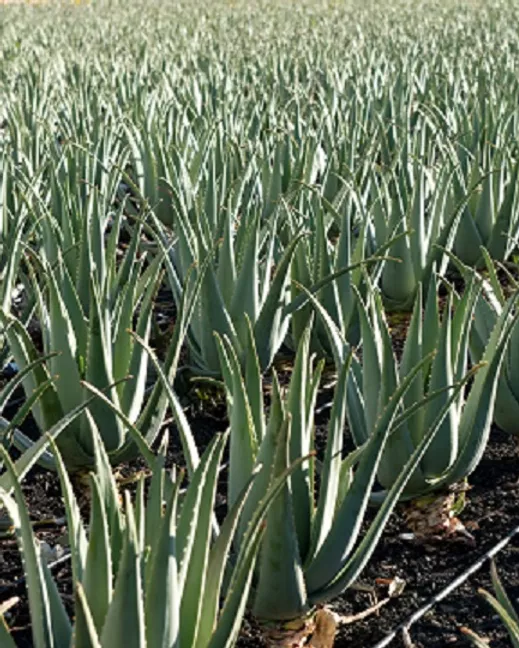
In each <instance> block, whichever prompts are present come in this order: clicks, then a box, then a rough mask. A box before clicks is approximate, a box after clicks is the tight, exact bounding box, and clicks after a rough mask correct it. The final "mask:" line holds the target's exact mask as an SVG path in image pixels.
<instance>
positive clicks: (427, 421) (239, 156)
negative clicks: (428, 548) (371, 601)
mask: <svg viewBox="0 0 519 648" xmlns="http://www.w3.org/2000/svg"><path fill="white" fill-rule="evenodd" d="M517 25H518V23H517V11H516V10H515V9H514V6H513V3H511V2H508V1H507V0H500V1H498V2H494V3H488V2H485V1H484V0H476V1H475V2H473V3H471V5H470V6H464V5H460V4H459V3H455V2H454V1H453V0H447V1H446V2H444V3H437V2H434V1H433V0H423V2H420V3H418V5H417V4H416V3H413V2H410V0H397V1H396V2H392V3H391V6H389V7H386V8H384V10H383V11H382V10H381V9H380V7H379V6H378V5H377V6H375V5H373V6H372V5H371V4H370V3H363V4H362V6H361V4H360V3H358V2H356V1H355V0H346V1H345V2H340V3H338V2H327V3H324V5H323V4H322V3H319V2H317V1H316V0H304V1H303V2H281V1H278V0H256V1H255V2H248V1H247V0H235V1H233V2H227V1H226V0H215V1H211V2H210V1H209V0H202V1H201V2H197V3H191V4H189V3H184V2H173V1H171V2H170V1H169V0H168V1H166V2H161V3H158V2H148V3H144V2H141V1H140V0H132V1H131V2H124V3H123V2H121V1H120V0H113V1H111V2H109V3H105V2H102V1H101V0H92V1H91V2H89V3H84V2H78V3H72V2H71V3H70V5H68V4H67V3H57V2H56V3H54V2H52V1H49V2H47V3H40V5H39V6H38V7H28V6H26V5H25V4H24V3H13V4H12V5H9V6H2V24H1V26H0V32H1V36H2V38H1V39H0V56H1V58H2V65H1V68H0V360H1V364H2V367H3V366H4V365H6V364H7V363H10V365H11V366H12V367H14V368H15V370H16V371H15V375H14V377H13V378H12V379H11V380H10V381H7V380H6V382H5V384H3V383H2V385H1V386H0V387H1V388H0V453H1V456H0V498H1V500H2V506H3V513H2V514H3V518H2V519H3V520H7V523H6V527H11V528H12V529H13V531H14V533H15V535H16V537H17V540H18V543H19V546H20V550H21V552H22V555H23V558H24V569H25V578H26V583H27V588H28V593H29V596H28V598H29V607H30V612H31V618H32V619H33V625H32V632H33V639H34V644H35V645H36V646H37V647H38V648H51V647H59V648H60V647H61V646H68V645H71V646H91V647H97V646H103V647H104V646H106V647H108V646H118V645H123V643H124V641H126V639H127V637H128V636H131V638H132V639H131V640H132V642H133V644H132V645H135V646H138V647H139V648H144V647H145V646H168V647H170V648H171V647H172V646H177V647H181V648H190V647H191V646H197V647H198V646H199V647H205V646H211V647H214V648H216V647H219V646H230V645H232V644H233V643H235V642H236V640H237V637H238V634H239V629H240V624H241V619H242V617H243V614H244V613H245V610H246V609H248V610H249V611H250V613H251V614H253V615H255V616H256V617H257V618H259V619H260V620H261V621H277V622H279V621H281V622H284V621H287V620H292V619H294V618H299V619H300V618H303V617H304V616H305V615H307V614H309V613H310V614H311V613H312V611H313V610H315V607H316V606H319V605H321V604H324V603H327V602H329V601H331V600H333V598H334V597H336V596H338V595H339V594H341V593H342V592H344V590H346V589H347V588H348V587H350V586H351V585H353V584H354V583H355V581H356V580H357V579H358V578H359V576H360V574H361V573H362V570H363V569H364V567H365V565H366V563H367V562H368V560H369V558H370V556H371V554H372V553H373V551H374V550H375V548H376V546H377V544H378V542H379V541H380V538H381V537H382V534H383V532H384V529H385V527H386V524H387V521H388V519H389V517H390V515H391V514H392V512H393V510H394V508H395V506H396V505H397V503H398V502H400V501H402V500H408V499H413V498H416V497H418V496H420V495H422V494H424V493H430V492H433V491H441V490H442V489H446V488H448V487H449V486H451V485H452V484H453V483H455V482H457V481H459V480H461V479H465V478H467V477H470V474H471V473H472V472H473V471H474V470H475V468H476V467H477V465H478V463H479V462H480V460H481V458H482V456H483V453H484V451H485V447H486V444H487V442H488V439H489V436H490V434H491V425H492V423H493V422H494V423H497V425H498V426H499V427H501V428H503V429H504V430H506V431H509V432H512V433H516V434H517V433H519V428H518V421H519V373H518V372H519V370H518V366H519V364H518V357H517V356H518V353H517V349H518V344H519V337H518V336H519V324H518V323H517V318H518V316H519V315H518V313H519V311H518V308H517V281H516V276H517V273H516V262H517V258H518V257H517V255H518V252H519V250H518V237H519V195H518V194H519V191H518V187H517V185H518V180H519V178H518V173H519V148H518V146H517V141H518V137H519V112H518V107H517V96H518V94H519V80H518V78H519V77H518V75H517V69H518V67H519V36H518V34H519V29H517ZM503 278H504V282H503V283H504V286H503V285H502V283H501V282H502V279H503ZM165 302H167V303H168V306H169V308H168V309H167V312H166V313H165V312H164V309H163V308H162V306H163V304H164V303H165ZM165 319H166V321H164V320H165ZM401 322H405V325H404V326H403V327H400V324H399V323H401ZM397 328H402V329H403V330H402V331H400V333H399V335H398V336H396V335H395V329H397ZM395 337H398V338H399V341H400V342H401V345H402V348H401V353H395V344H394V342H395ZM286 365H288V366H290V367H291V377H290V380H289V381H288V382H289V385H288V386H287V387H286V388H285V387H283V386H282V384H283V381H282V380H280V375H281V372H280V366H283V367H285V366H286ZM0 369H1V367H0ZM325 369H326V370H325ZM330 372H331V373H332V374H333V376H334V378H333V379H334V381H335V392H334V397H333V404H332V407H331V413H330V417H329V421H328V424H327V429H326V434H325V440H324V442H323V443H322V444H319V443H316V438H315V429H314V414H315V408H316V401H317V397H318V395H319V392H320V388H321V384H322V377H323V375H324V374H326V375H327V376H329V375H330ZM191 378H196V379H199V378H201V379H203V381H205V383H202V384H207V383H210V384H211V385H213V386H214V385H217V386H218V388H219V389H221V393H222V394H224V395H225V402H226V405H227V419H228V427H229V431H228V433H226V434H223V435H217V434H216V433H215V437H214V439H213V440H212V441H210V443H209V447H207V448H206V443H205V441H206V440H202V439H199V438H197V434H196V430H195V429H192V426H191V423H190V417H189V412H190V411H191V410H190V408H191V406H192V405H193V398H194V397H195V394H196V393H202V392H203V389H204V387H201V388H200V390H198V392H197V390H194V389H185V387H186V385H191V384H192V383H191V382H190V379H191ZM181 390H182V393H180V391H181ZM21 391H23V393H24V398H23V399H22V401H23V402H22V403H21V405H20V407H19V408H18V409H17V410H15V409H13V395H14V394H16V395H17V397H18V395H19V394H20V392H21ZM202 407H203V404H202ZM169 415H171V417H170V416H169ZM28 420H30V421H31V423H30V424H28V423H27V421H28ZM172 420H173V421H174V424H175V426H174V429H173V431H172V430H170V434H171V433H172V432H173V433H174V434H176V435H178V438H179V441H180V445H181V447H182V453H183V458H182V460H181V461H180V464H182V465H181V466H178V467H176V468H170V467H169V466H168V470H166V469H165V464H166V463H167V460H166V458H167V447H166V441H162V442H160V439H161V438H163V439H166V440H167V438H171V436H170V437H168V436H167V434H165V435H164V436H161V435H163V432H164V430H163V428H164V427H165V426H167V424H168V422H171V421H172ZM347 435H349V437H350V438H349V440H348V442H346V438H347ZM349 442H351V446H350V447H353V448H355V449H354V450H353V451H352V452H350V453H349V454H348V453H346V452H345V447H347V443H349ZM227 452H228V455H227ZM139 455H140V457H141V460H142V461H143V462H144V464H145V466H146V471H147V472H148V476H149V484H148V482H146V481H145V480H140V481H139V485H138V487H137V492H136V494H134V495H132V496H130V495H129V494H124V495H121V497H119V495H120V493H119V492H118V489H119V486H118V483H117V480H116V478H115V476H114V474H115V473H114V472H113V471H114V469H115V467H116V466H117V465H119V464H120V463H121V462H127V461H130V460H132V459H133V458H135V457H138V456H139ZM227 456H228V459H227ZM224 457H225V459H224ZM13 459H16V461H14V462H13ZM168 461H169V459H168ZM36 463H38V464H39V465H40V466H42V467H44V468H45V469H48V470H51V471H54V473H57V477H55V478H56V479H59V481H60V486H61V489H62V493H63V497H64V500H65V506H66V514H67V524H68V533H69V541H70V549H71V562H72V580H73V587H74V613H73V618H70V617H69V614H68V613H67V611H66V609H65V607H64V605H63V602H62V601H61V600H60V597H59V595H58V593H57V588H56V584H55V583H54V581H53V579H52V577H51V575H50V572H49V570H48V569H47V566H46V564H45V561H44V559H43V558H42V555H41V552H40V550H39V544H38V539H37V537H35V535H34V533H33V531H32V529H31V525H30V519H29V516H28V510H27V505H26V504H25V502H24V501H23V497H22V491H21V481H22V480H23V479H24V478H26V476H27V474H28V472H29V471H30V470H31V469H32V468H33V467H34V465H35V464H36ZM183 468H185V473H184V471H183ZM221 471H224V474H225V475H228V481H227V483H226V485H225V488H224V487H223V486H222V484H221V483H220V481H219V475H220V472H221ZM85 472H90V477H89V486H88V489H89V492H90V493H91V502H90V509H91V511H90V515H91V518H90V525H89V527H88V530H87V527H86V526H85V523H84V520H83V519H82V517H81V515H80V513H79V510H80V507H79V504H78V501H77V499H76V492H75V490H74V488H76V486H74V487H73V486H72V485H71V484H73V483H74V484H76V483H77V482H76V479H78V480H79V482H78V483H81V477H82V476H83V474H84V473H85ZM218 489H220V491H219V492H220V493H221V494H223V495H224V496H225V500H226V504H227V511H226V514H225V515H226V516H223V519H221V518H218V519H217V516H216V514H215V498H216V492H217V490H218ZM368 505H375V506H377V507H378V511H377V512H376V513H375V517H374V519H373V521H372V522H371V523H370V525H369V526H368V530H367V532H366V534H365V535H364V536H361V534H360V529H361V525H362V524H363V522H364V521H365V515H366V511H367V507H368ZM495 583H497V580H495ZM496 587H497V585H496ZM501 599H503V597H502V596H501ZM503 600H504V599H503ZM503 600H501V605H503V606H504V607H507V606H506V605H504V604H503ZM125 637H126V639H125ZM0 638H1V640H0V643H1V644H2V645H4V644H5V645H6V646H9V645H13V639H12V637H11V635H10V634H9V629H8V622H7V616H6V617H5V618H4V619H3V621H2V623H1V624H0Z"/></svg>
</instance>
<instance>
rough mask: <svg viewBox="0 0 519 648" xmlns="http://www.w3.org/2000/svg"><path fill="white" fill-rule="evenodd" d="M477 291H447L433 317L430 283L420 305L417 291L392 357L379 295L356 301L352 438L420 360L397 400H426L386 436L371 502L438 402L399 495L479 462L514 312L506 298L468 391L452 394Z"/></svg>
mask: <svg viewBox="0 0 519 648" xmlns="http://www.w3.org/2000/svg"><path fill="white" fill-rule="evenodd" d="M478 294H479V288H478V285H477V282H476V281H472V282H469V284H468V285H467V286H466V287H465V290H464V293H463V295H462V296H461V297H458V296H456V295H455V293H454V290H453V289H452V288H449V295H448V298H447V303H446V305H445V308H444V313H443V318H442V319H441V320H440V313H439V308H438V301H437V290H436V282H435V280H433V283H432V285H431V286H430V287H429V291H428V297H427V300H426V302H425V304H424V303H423V298H422V296H421V291H420V292H419V293H418V298H417V300H416V303H415V307H414V310H413V314H412V317H411V321H410V324H409V328H408V331H407V335H406V340H405V343H404V349H403V353H402V357H401V359H400V361H398V360H397V358H396V357H395V354H394V351H393V347H392V339H391V334H390V329H389V326H388V324H387V321H386V317H385V314H384V310H383V306H382V299H381V297H380V295H379V294H377V293H376V291H374V292H373V293H371V294H370V295H369V297H368V303H367V304H365V303H364V302H363V307H362V309H361V330H362V360H358V359H357V358H356V357H354V358H353V362H352V371H351V373H350V380H349V384H348V389H347V418H348V423H349V426H350V430H351V433H352V436H353V439H354V441H355V443H356V444H357V445H358V446H359V447H362V445H363V444H364V443H366V441H367V440H368V439H369V438H370V432H369V430H370V429H371V428H372V426H373V424H374V422H375V421H376V420H377V419H378V418H379V417H380V416H381V415H382V414H383V412H384V411H385V408H386V406H387V403H388V402H389V399H390V394H392V393H393V392H394V390H395V389H396V388H397V386H398V385H400V384H402V382H403V381H405V380H407V376H408V375H409V372H410V371H411V369H412V368H413V367H414V366H416V363H418V362H423V365H422V368H421V371H420V372H419V374H418V375H417V377H416V378H415V379H414V381H413V382H412V384H411V385H410V387H409V389H408V390H407V392H406V395H405V396H404V398H403V405H404V406H405V407H406V408H412V407H413V403H417V402H420V401H421V400H425V401H426V404H425V405H424V406H423V407H422V408H420V411H418V412H416V414H415V415H413V416H411V417H409V419H408V420H407V421H406V422H405V423H404V424H402V425H400V426H399V427H398V428H397V429H395V430H394V432H393V433H392V434H391V436H390V438H389V439H388V442H387V445H386V448H385V451H384V456H383V457H382V459H381V462H380V465H379V468H378V481H379V483H380V485H381V486H382V489H383V490H381V491H379V492H376V493H374V495H373V501H376V502H380V501H383V499H384V498H385V497H386V496H387V494H388V492H390V489H391V488H392V486H393V485H394V484H395V483H396V481H397V480H398V479H399V477H400V475H401V471H402V469H403V467H404V466H405V465H406V463H407V461H408V460H409V457H410V456H412V454H413V452H414V451H415V449H416V448H417V447H418V446H419V445H420V444H421V442H422V440H423V438H424V436H426V435H427V430H428V429H429V426H430V424H431V421H432V420H434V419H435V417H436V415H437V412H438V409H439V408H441V407H443V406H446V402H449V403H450V404H449V407H448V413H447V415H446V417H445V419H444V421H443V423H442V425H441V426H440V429H439V431H438V434H437V435H436V437H435V439H434V441H433V442H432V443H431V444H430V446H429V448H428V450H427V452H426V453H424V455H423V457H422V459H421V461H420V463H419V465H418V466H417V469H416V470H415V471H414V473H413V475H412V476H411V477H410V479H409V480H408V482H407V484H406V487H405V489H403V491H402V493H401V497H402V498H406V499H409V498H414V497H417V496H419V495H422V494H424V493H427V492H429V491H433V490H436V489H441V488H444V487H446V486H448V485H450V484H453V483H455V482H456V481H458V480H460V479H463V478H464V477H466V476H468V475H470V473H471V472H472V471H473V470H474V469H475V468H476V466H477V465H478V463H479V461H480V460H481V457H482V455H483V452H484V450H485V447H486V444H487V441H488V437H489V434H490V428H491V424H492V415H493V411H494V406H495V403H496V392H497V385H498V380H499V372H500V369H501V367H502V364H503V360H504V358H505V353H506V349H507V345H508V344H509V341H510V337H511V335H512V330H513V326H514V322H515V321H516V320H517V315H514V316H513V317H511V316H510V314H511V310H512V306H513V305H512V303H510V304H509V305H508V308H507V312H506V313H504V314H503V315H502V316H501V317H499V318H498V320H497V321H496V322H495V326H494V327H493V329H492V331H491V334H490V336H489V338H488V341H487V343H486V346H485V348H484V352H483V353H482V355H481V357H480V362H479V364H478V365H476V367H474V370H476V369H477V374H476V376H475V378H474V382H473V384H472V385H471V387H470V391H469V393H468V394H465V392H461V391H460V392H459V393H458V395H457V396H456V398H452V387H453V385H454V384H456V383H459V381H461V380H466V379H467V377H468V376H469V375H470V372H467V363H468V349H469V340H470V333H471V330H472V327H473V323H474V317H473V316H474V311H475V305H476V300H477V298H478ZM312 301H313V303H314V306H315V307H316V308H317V310H318V312H319V315H320V317H321V318H322V320H323V322H326V323H327V328H328V331H329V334H330V339H331V340H332V341H333V344H334V348H335V353H336V357H337V356H339V354H340V353H344V351H342V349H344V348H345V347H347V343H346V342H345V341H344V339H343V338H342V337H341V335H340V332H339V331H338V330H337V328H336V327H335V325H334V323H333V322H332V321H331V320H330V318H329V317H328V315H327V313H326V312H325V311H324V309H322V308H321V307H320V305H319V304H318V302H317V301H316V300H315V299H312ZM431 354H434V357H431ZM427 358H429V359H427Z"/></svg>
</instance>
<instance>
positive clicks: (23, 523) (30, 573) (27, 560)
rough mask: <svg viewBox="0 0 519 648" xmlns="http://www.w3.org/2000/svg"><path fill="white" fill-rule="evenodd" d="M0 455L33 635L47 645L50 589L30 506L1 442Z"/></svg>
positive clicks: (39, 643)
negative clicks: (8, 483) (5, 477)
mask: <svg viewBox="0 0 519 648" xmlns="http://www.w3.org/2000/svg"><path fill="white" fill-rule="evenodd" d="M0 457H1V459H2V463H3V464H4V466H5V468H6V471H7V473H6V474H7V475H8V476H9V481H10V484H11V488H12V490H13V494H14V498H15V500H13V499H11V497H10V496H9V495H7V493H6V492H5V491H4V490H0V498H1V499H2V502H3V505H4V506H5V508H6V510H7V513H8V515H9V517H10V518H11V520H12V524H13V527H14V528H15V530H16V534H17V539H18V542H19V545H20V550H21V551H22V552H23V557H24V570H25V579H26V585H27V596H28V600H29V608H30V612H31V621H32V638H33V641H34V645H35V648H48V647H49V646H52V645H53V630H52V618H51V616H50V602H49V593H48V591H47V583H46V580H45V577H44V575H43V566H42V562H41V557H40V555H39V552H38V549H37V547H36V540H35V538H34V534H33V531H32V525H31V521H30V518H29V510H28V508H27V506H26V504H25V501H24V498H23V493H22V489H21V486H20V482H19V480H18V476H17V474H16V469H15V467H14V464H13V463H12V461H11V459H10V457H9V455H8V454H7V452H6V450H5V449H4V448H3V447H2V446H0Z"/></svg>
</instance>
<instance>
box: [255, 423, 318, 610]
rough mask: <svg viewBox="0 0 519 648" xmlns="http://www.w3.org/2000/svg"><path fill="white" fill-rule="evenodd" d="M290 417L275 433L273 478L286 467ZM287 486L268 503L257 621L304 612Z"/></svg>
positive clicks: (292, 505)
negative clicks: (277, 432)
mask: <svg viewBox="0 0 519 648" xmlns="http://www.w3.org/2000/svg"><path fill="white" fill-rule="evenodd" d="M290 419H291V417H290V414H287V417H286V419H285V422H284V425H283V426H282V428H281V430H280V432H279V434H280V438H279V443H278V447H277V453H276V457H275V460H274V461H275V475H276V476H279V475H281V474H282V473H283V472H284V471H286V469H287V467H288V465H289V452H290V451H289V444H290V427H291V420H290ZM297 506H298V501H297V500H296V499H295V498H294V499H293V498H292V493H291V488H290V486H289V484H288V483H287V484H285V486H284V487H283V489H282V491H281V493H280V495H278V497H277V498H276V500H275V501H274V502H273V503H272V505H271V507H270V509H269V512H268V514H267V526H266V530H265V536H264V539H263V543H262V546H261V552H260V558H259V562H258V569H257V573H258V583H257V586H256V590H255V594H254V604H253V608H252V609H253V612H254V614H255V615H256V616H257V617H258V618H260V619H269V620H285V619H293V618H298V617H300V616H302V615H303V614H304V613H305V612H306V611H307V609H308V602H307V594H306V587H305V578H304V574H303V568H302V560H301V555H300V552H299V547H298V539H297V529H296V524H295V520H294V508H295V507H297Z"/></svg>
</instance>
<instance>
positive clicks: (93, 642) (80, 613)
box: [74, 583, 102, 648]
mask: <svg viewBox="0 0 519 648" xmlns="http://www.w3.org/2000/svg"><path fill="white" fill-rule="evenodd" d="M76 627H79V628H83V630H82V632H81V636H80V637H79V636H78V634H76V635H75V639H74V641H75V643H74V648H76V646H77V648H79V646H82V648H102V646H101V641H100V639H99V635H98V634H97V631H96V628H95V625H94V620H93V618H92V614H91V612H90V609H89V607H88V601H87V599H86V596H85V592H84V591H83V587H82V586H81V583H77V584H76Z"/></svg>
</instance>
